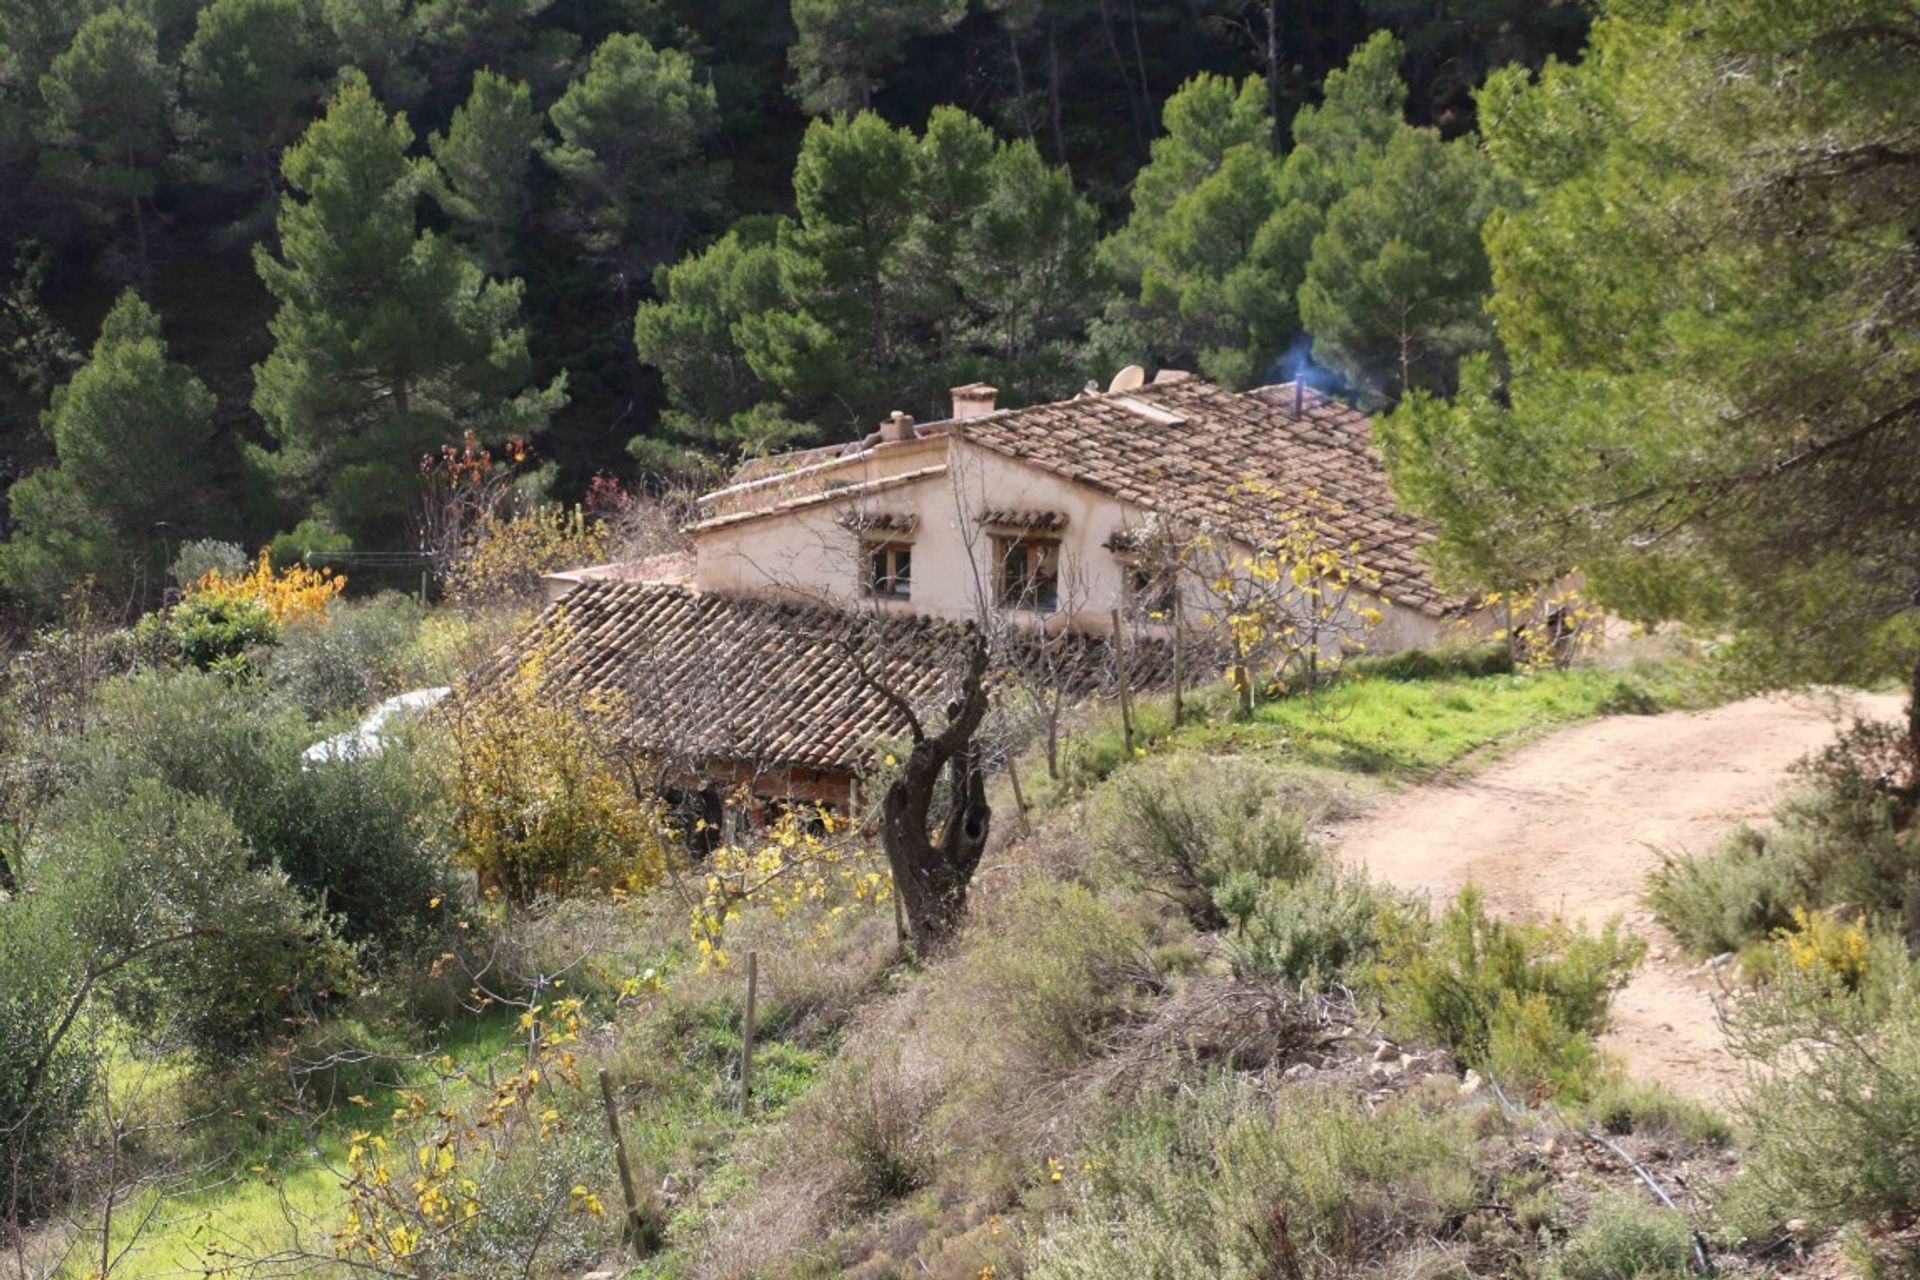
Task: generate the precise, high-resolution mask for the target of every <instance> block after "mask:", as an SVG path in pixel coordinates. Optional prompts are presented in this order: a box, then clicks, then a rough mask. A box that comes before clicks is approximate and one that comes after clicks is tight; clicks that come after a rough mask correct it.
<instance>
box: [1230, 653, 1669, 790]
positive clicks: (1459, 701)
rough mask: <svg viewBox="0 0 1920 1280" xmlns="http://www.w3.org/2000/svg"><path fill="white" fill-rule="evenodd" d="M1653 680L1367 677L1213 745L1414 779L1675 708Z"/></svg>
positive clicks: (1610, 675)
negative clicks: (1533, 742)
mask: <svg viewBox="0 0 1920 1280" xmlns="http://www.w3.org/2000/svg"><path fill="white" fill-rule="evenodd" d="M1654 688H1655V686H1654V685H1653V683H1652V682H1650V681H1648V680H1646V679H1644V678H1635V677H1633V676H1631V675H1623V674H1621V673H1620V672H1617V671H1608V670H1604V669H1601V668H1598V667H1575V668H1571V669H1568V670H1564V671H1535V672H1528V673H1523V674H1501V675H1478V676H1473V675H1443V676H1440V677H1438V678H1433V679H1421V678H1395V677H1393V676H1389V675H1384V674H1377V675H1376V674H1359V675H1355V676H1351V677H1349V678H1347V679H1343V680H1341V681H1340V682H1339V683H1337V684H1335V685H1334V686H1333V687H1332V688H1329V689H1326V690H1323V691H1321V692H1318V693H1313V694H1309V695H1307V696H1305V697H1298V698H1286V699H1282V700H1279V701H1276V702H1268V703H1264V704H1262V705H1261V706H1259V707H1256V708H1255V709H1254V718H1253V721H1252V723H1251V724H1220V725H1209V726H1206V728H1205V729H1204V730H1202V731H1201V736H1202V737H1203V738H1213V739H1216V740H1224V741H1226V742H1229V743H1231V742H1235V741H1242V742H1245V743H1247V744H1248V745H1254V746H1270V747H1282V748H1285V749H1286V750H1287V752H1288V753H1289V754H1290V755H1292V756H1295V757H1297V758H1298V759H1300V760H1301V761H1303V762H1305V763H1308V764H1314V765H1321V766H1326V767H1331V768H1336V769H1343V770H1354V771H1358V772H1362V773H1384V774H1394V773H1410V772H1423V771H1427V770H1432V769H1438V768H1442V767H1445V766H1447V765H1451V764H1455V763H1457V762H1459V761H1460V760H1462V759H1465V758H1466V757H1467V756H1469V755H1472V754H1475V753H1476V752H1480V751H1484V750H1487V749H1489V748H1492V747H1497V746H1499V747H1510V746H1513V745H1516V744H1518V743H1519V742H1522V741H1525V740H1528V739H1531V738H1533V737H1537V736H1539V735H1540V734H1541V733H1543V732H1545V731H1546V730H1548V729H1551V728H1556V727H1558V726H1560V725H1565V724H1571V723H1574V722H1576V721H1580V720H1591V719H1593V718H1594V717H1596V716H1603V715H1610V714H1615V713H1617V712H1621V711H1634V712H1645V711H1652V710H1658V709H1660V708H1661V707H1663V706H1665V705H1668V704H1667V702H1666V701H1665V700H1663V698H1662V697H1661V696H1660V695H1659V694H1658V693H1656V692H1655V691H1654Z"/></svg>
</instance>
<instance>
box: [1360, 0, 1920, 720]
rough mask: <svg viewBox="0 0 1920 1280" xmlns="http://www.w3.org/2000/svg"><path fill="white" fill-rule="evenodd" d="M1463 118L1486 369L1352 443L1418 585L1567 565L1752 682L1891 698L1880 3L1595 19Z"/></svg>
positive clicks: (1899, 236)
mask: <svg viewBox="0 0 1920 1280" xmlns="http://www.w3.org/2000/svg"><path fill="white" fill-rule="evenodd" d="M1729 68H1737V69H1738V74H1729ZM1480 118H1481V120H1482V128H1483V130H1484V131H1485V132H1486V134H1487V141H1488V146H1489V150H1490V151H1491V153H1492V155H1493V157H1494V159H1495V162H1496V163H1497V164H1498V165H1499V167H1500V168H1501V170H1502V172H1503V174H1504V175H1505V176H1506V178H1507V179H1508V180H1509V181H1511V182H1513V183H1515V184H1516V186H1517V187H1518V189H1519V191H1520V197H1521V198H1519V199H1516V200H1515V201H1513V202H1512V203H1511V205H1510V207H1509V208H1507V209H1506V210H1504V211H1503V212H1502V213H1501V214H1500V215H1499V216H1498V217H1497V218H1496V219H1495V220H1494V221H1493V223H1492V224H1491V226H1490V227H1489V230H1488V233H1487V242H1488V249H1489V253H1490V255H1491V259H1492V263H1493V277H1494V280H1495V289H1494V293H1493V296H1492V299H1491V302H1490V304H1489V305H1490V308H1491V312H1492V316H1493V319H1494V323H1495V329H1496V333H1497V335H1498V337H1499V339H1500V343H1501V347H1502V354H1503V356H1504V362H1503V363H1502V364H1499V365H1496V364H1495V362H1493V361H1492V360H1490V359H1487V358H1484V357H1482V358H1479V359H1476V360H1474V361H1471V362H1470V363H1469V365H1468V368H1467V369H1466V371H1465V373H1464V374H1463V377H1462V383H1463V388H1464V389H1463V391H1462V392H1461V394H1460V395H1459V396H1458V397H1457V398H1456V399H1455V400H1454V402H1453V403H1451V404H1449V403H1447V402H1445V401H1442V400H1439V399H1437V398H1435V397H1433V396H1429V395H1425V394H1420V393H1415V394H1414V395H1411V396H1409V397H1408V399H1407V401H1406V402H1405V403H1404V404H1403V405H1402V406H1401V407H1400V408H1399V409H1398V410H1397V411H1396V412H1395V413H1394V414H1393V415H1392V416H1391V417H1389V418H1387V419H1385V420H1384V421H1383V423H1382V426H1381V431H1380V439H1381V440H1382V443H1383V445H1384V446H1385V447H1386V449H1387V451H1388V456H1389V460H1390V462H1391V463H1392V467H1393V474H1394V480H1395V485H1396V488H1397V490H1398V491H1399V492H1400V494H1401V495H1402V497H1403V499H1404V500H1405V501H1407V502H1408V503H1410V504H1411V505H1413V506H1414V507H1416V508H1417V509H1419V510H1421V511H1424V512H1426V513H1427V514H1429V515H1430V516H1432V517H1433V518H1434V519H1436V520H1437V521H1438V523H1439V525H1440V527H1441V530H1442V537H1441V540H1440V542H1439V543H1438V544H1437V546H1436V548H1435V552H1436V554H1437V555H1438V556H1439V557H1440V558H1441V563H1442V565H1443V566H1444V567H1445V568H1446V569H1447V570H1448V571H1449V572H1450V574H1451V575H1452V577H1453V578H1454V579H1455V580H1457V581H1460V582H1465V583H1482V584H1485V585H1489V586H1502V587H1505V586H1512V585H1515V584H1517V583H1522V582H1525V581H1528V580H1534V581H1539V580H1543V579H1548V578H1551V577H1552V576H1554V575H1555V574H1557V573H1559V572H1562V571H1564V570H1567V569H1570V568H1577V569H1580V570H1582V571H1583V572H1584V573H1585V575H1586V581H1587V585H1588V589H1589V591H1590V592H1591V593H1592V594H1594V595H1595V596H1596V597H1597V598H1598V600H1599V601H1600V603H1602V604H1603V605H1605V606H1606V607H1607V608H1609V609H1610V610H1612V611H1615V612H1617V613H1620V614H1622V615H1624V616H1628V617H1631V618H1635V619H1639V620H1645V621H1660V620H1668V619H1675V618H1678V619H1684V620H1690V621H1693V622H1696V623H1699V624H1701V625H1702V626H1704V627H1706V628H1709V629H1710V630H1711V631H1713V632H1716V633H1721V634H1731V635H1732V636H1733V637H1734V638H1735V642H1734V643H1733V644H1732V645H1729V646H1725V647H1723V649H1722V656H1723V657H1725V658H1728V659H1735V660H1739V661H1740V662H1742V663H1743V664H1744V667H1745V671H1746V673H1747V674H1748V675H1749V676H1750V677H1751V678H1752V679H1754V680H1755V681H1757V682H1775V681H1783V682H1790V683H1796V684H1797V683H1804V682H1806V681H1811V680H1828V679H1840V680H1861V679H1872V678H1877V677H1881V676H1884V675H1888V674H1892V673H1894V672H1899V673H1901V674H1903V675H1906V676H1908V677H1909V678H1912V679H1914V680H1915V683H1916V684H1920V672H1917V671H1916V665H1915V664H1916V656H1917V655H1920V605H1917V604H1916V602H1920V483H1916V479H1915V477H1916V474H1917V473H1916V470H1915V467H1914V465H1913V460H1914V459H1915V458H1916V457H1920V345H1917V344H1916V343H1915V342H1914V340H1913V334H1914V333H1915V332H1916V328H1917V325H1916V322H1917V321H1920V313H1916V304H1915V299H1916V298H1920V254H1916V251H1915V246H1916V236H1915V230H1914V220H1913V211H1914V209H1915V208H1916V207H1920V170H1917V169H1916V168H1915V166H1914V165H1913V163H1912V154H1913V152H1912V145H1911V144H1912V139H1913V137H1914V134H1915V130H1916V129H1917V128H1920V23H1916V22H1915V19H1914V15H1913V13H1912V11H1911V9H1910V8H1908V7H1907V6H1905V5H1902V4H1895V3H1888V2H1884V0H1863V2H1862V3H1859V4H1851V5H1841V6H1834V5H1818V4H1799V5H1780V4H1775V3H1770V2H1769V0H1725V2H1724V3H1714V4H1707V3H1678V4H1663V5H1644V6H1641V5H1632V6H1629V5H1618V6H1613V7H1612V8H1610V9H1609V11H1608V13H1607V16H1606V17H1604V18H1603V19H1602V21H1601V22H1600V23H1599V24H1598V25H1597V26H1596V28H1595V30H1594V37H1593V48H1592V49H1591V51H1590V52H1589V54H1588V56H1586V57H1585V58H1583V59H1582V61H1581V62H1580V64H1579V65H1578V66H1558V65H1554V66H1549V67H1548V68H1547V69H1546V71H1545V72H1544V73H1543V74H1542V75H1541V76H1540V77H1539V80H1538V82H1537V83H1530V82H1529V77H1527V76H1526V75H1525V74H1524V73H1523V72H1514V73H1509V74H1503V75H1501V76H1497V77H1496V78H1495V79H1494V81H1493V82H1492V83H1490V84H1489V86H1488V87H1487V89H1486V90H1484V91H1483V93H1482V95H1481V111H1480ZM1502 374H1504V376H1501V375H1502ZM1917 710H1920V708H1917ZM1913 729H1914V732H1915V737H1916V739H1920V715H1917V718H1916V720H1915V722H1914V725H1913ZM1915 745H1916V747H1920V741H1916V744H1915Z"/></svg>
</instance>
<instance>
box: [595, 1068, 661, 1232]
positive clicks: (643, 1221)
mask: <svg viewBox="0 0 1920 1280" xmlns="http://www.w3.org/2000/svg"><path fill="white" fill-rule="evenodd" d="M600 1101H601V1102H603V1103H605V1104H606V1108H607V1131H608V1132H609V1133H611V1134H612V1135H613V1158H614V1162H615V1163H616V1164H618V1165H619V1166H620V1194H621V1195H622V1196H623V1197H625V1199H626V1202H627V1230H628V1231H629V1232H630V1233H631V1234H632V1236H633V1251H634V1253H636V1254H638V1255H639V1256H640V1257H642V1258H644V1257H646V1256H647V1255H648V1254H649V1253H651V1252H652V1251H653V1247H654V1245H655V1243H656V1241H655V1240H654V1235H653V1229H652V1227H651V1226H650V1225H649V1223H648V1222H647V1218H646V1215H645V1214H643V1213H642V1212H641V1211H640V1193H639V1190H638V1189H637V1188H636V1187H635V1186H634V1184H633V1165H632V1164H630V1163H628V1161H627V1135H626V1133H625V1131H624V1130H622V1129H621V1127H620V1105H619V1103H617V1102H616V1101H615V1100H614V1096H613V1077H612V1076H611V1075H609V1074H608V1073H607V1069H606V1068H605V1067H602V1068H600Z"/></svg>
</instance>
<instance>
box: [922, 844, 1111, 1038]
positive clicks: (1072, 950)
mask: <svg viewBox="0 0 1920 1280" xmlns="http://www.w3.org/2000/svg"><path fill="white" fill-rule="evenodd" d="M972 933H973V937H974V943H973V946H972V948H971V950H969V951H968V953H967V954H966V956H965V957H964V958H963V959H962V961H961V962H960V965H959V969H958V972H957V974H956V975H955V977H954V979H953V981H954V982H955V983H956V984H957V986H956V988H955V990H956V991H959V992H963V993H964V999H961V1000H958V1001H956V1002H955V1007H954V1008H953V1009H952V1010H950V1013H951V1015H952V1016H953V1017H955V1018H956V1019H958V1020H960V1021H961V1022H962V1023H963V1025H961V1026H958V1027H956V1028H954V1030H955V1031H957V1032H958V1033H959V1034H960V1035H961V1036H962V1037H964V1040H965V1042H968V1043H971V1044H972V1045H974V1046H975V1050H976V1051H977V1052H979V1053H981V1054H982V1055H985V1056H986V1057H988V1058H990V1059H995V1058H997V1059H1000V1060H1002V1061H1005V1062H1007V1063H1009V1064H1010V1065H1011V1066H1012V1067H1013V1068H1014V1069H1015V1072H1016V1074H1020V1073H1026V1072H1032V1073H1042V1072H1047V1071H1052V1070H1059V1069H1063V1068H1067V1067H1071V1066H1074V1065H1077V1064H1078V1063H1079V1062H1081V1061H1082V1060H1084V1059H1085V1058H1086V1057H1087V1056H1088V1055H1089V1054H1090V1053H1091V1052H1092V1051H1093V1049H1094V1047H1095V1045H1096V1043H1097V1041H1098V1039H1099V1037H1100V1035H1101V1033H1102V1032H1103V1031H1104V1030H1105V1029H1106V1028H1108V1027H1110V1026H1112V1025H1113V1024H1114V1023H1115V1022H1117V1021H1120V1020H1122V1019H1124V1018H1126V1017H1128V1016H1130V1015H1131V1014H1132V1013H1133V1011H1134V1010H1135V1007H1136V1005H1137V1003H1138V997H1137V995H1136V992H1135V986H1136V984H1135V982H1134V981H1133V980H1132V979H1134V978H1135V977H1137V976H1138V975H1139V974H1141V973H1142V972H1143V971H1144V968H1145V964H1144V955H1145V952H1146V947H1147V937H1146V933H1145V930H1144V929H1143V928H1142V927H1141V926H1140V925H1139V924H1138V923H1137V922H1135V921H1134V920H1131V919H1129V918H1128V917H1127V916H1125V915H1123V914H1122V913H1121V912H1120V911H1119V910H1118V909H1116V908H1115V907H1114V906H1113V905H1112V904H1111V903H1109V902H1107V901H1105V900H1104V899H1102V898H1100V897H1099V896H1097V895H1096V894H1095V893H1094V892H1093V891H1092V890H1090V889H1087V888H1085V887H1084V886H1082V885H1078V884H1074V883H1071V882H1062V881H1055V880H1035V881H1030V882H1028V883H1026V884H1023V885H1021V886H1020V887H1019V889H1017V890H1016V891H1015V892H1013V893H1012V894H1010V895H1008V897H1007V898H1006V899H1005V900H1003V901H1000V902H996V903H994V904H992V906H991V907H990V908H989V909H987V910H985V911H983V912H982V913H980V915H979V916H978V917H977V918H976V920H975V921H974V923H973V925H972Z"/></svg>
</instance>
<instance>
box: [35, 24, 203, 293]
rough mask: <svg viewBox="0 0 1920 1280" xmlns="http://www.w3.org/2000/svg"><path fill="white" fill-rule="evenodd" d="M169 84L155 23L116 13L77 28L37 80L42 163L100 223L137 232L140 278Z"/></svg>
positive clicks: (161, 152)
mask: <svg viewBox="0 0 1920 1280" xmlns="http://www.w3.org/2000/svg"><path fill="white" fill-rule="evenodd" d="M171 94H172V76H171V74H170V72H169V70H168V69H167V68H163V67H162V66H161V65H160V49H159V36H158V34H157V33H156V32H155V31H154V27H153V23H152V22H151V21H150V20H148V19H147V18H145V17H141V16H139V15H138V14H136V13H135V12H134V11H133V10H132V9H130V8H125V7H122V6H119V5H115V6H113V7H111V8H107V9H104V10H102V11H101V12H99V13H97V14H95V15H94V16H93V17H91V18H88V19H87V21H86V22H85V23H84V24H83V25H82V26H81V27H80V30H79V32H78V33H77V34H75V36H74V38H73V43H72V45H70V46H69V47H68V49H67V51H66V52H65V53H63V54H61V55H60V56H59V57H57V58H55V59H54V60H53V65H52V66H51V67H50V68H49V69H48V71H47V74H46V75H44V76H42V77H41V78H40V96H41V98H42V99H44V101H45V102H46V113H45V115H44V116H42V118H41V124H40V131H41V138H42V140H43V141H44V142H45V143H46V144H47V152H46V155H45V159H44V162H45V164H46V166H47V168H48V169H49V170H51V171H52V172H53V173H55V174H56V175H58V176H59V177H61V178H62V179H63V180H65V181H67V182H68V183H70V184H71V185H72V186H74V187H75V188H76V189H77V190H79V191H80V192H81V193H82V195H84V196H85V197H86V199H87V201H88V204H89V206H90V208H91V209H92V210H93V211H94V212H95V213H96V215H97V216H99V217H100V218H101V219H102V220H103V221H107V222H109V223H114V222H118V220H119V216H120V214H121V213H122V212H124V213H125V214H126V216H127V220H128V221H129V222H131V223H132V225H133V232H134V239H135V244H136V251H135V252H136V265H137V274H138V276H139V277H141V278H144V277H145V275H146V272H147V206H148V204H149V203H151V202H152V200H153V196H154V191H155V189H156V188H157V187H158V185H159V175H160V165H161V161H162V158H163V155H164V149H165V143H166V118H167V109H168V106H169V99H170V97H171Z"/></svg>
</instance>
